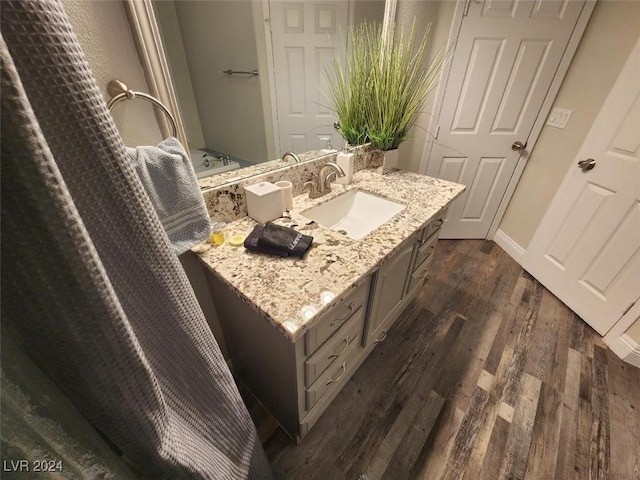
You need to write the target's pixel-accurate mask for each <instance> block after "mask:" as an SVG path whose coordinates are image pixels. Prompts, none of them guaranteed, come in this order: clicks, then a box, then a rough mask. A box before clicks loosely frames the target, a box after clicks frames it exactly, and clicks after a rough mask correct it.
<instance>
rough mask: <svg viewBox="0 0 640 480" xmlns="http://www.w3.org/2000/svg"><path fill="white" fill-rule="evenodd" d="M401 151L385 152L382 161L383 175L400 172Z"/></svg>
mask: <svg viewBox="0 0 640 480" xmlns="http://www.w3.org/2000/svg"><path fill="white" fill-rule="evenodd" d="M399 152H400V150H399V149H397V148H396V149H394V150H387V151H385V152H384V159H383V160H382V173H389V172H392V171H394V170H398V168H399V167H398V153H399Z"/></svg>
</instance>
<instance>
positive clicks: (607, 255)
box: [522, 41, 640, 335]
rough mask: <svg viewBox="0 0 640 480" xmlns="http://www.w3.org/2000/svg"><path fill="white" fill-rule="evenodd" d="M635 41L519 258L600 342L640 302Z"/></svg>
mask: <svg viewBox="0 0 640 480" xmlns="http://www.w3.org/2000/svg"><path fill="white" fill-rule="evenodd" d="M639 74H640V41H639V42H638V43H637V44H636V46H635V48H634V50H633V52H632V54H631V56H630V57H629V60H628V61H627V63H626V64H625V67H624V69H623V70H622V72H621V74H620V76H619V78H618V80H617V81H616V84H615V85H614V87H613V89H612V90H611V93H610V94H609V97H608V98H607V100H606V101H605V103H604V105H603V107H602V110H601V111H600V113H599V114H598V116H597V118H596V120H595V122H594V124H593V126H592V128H591V131H590V132H589V134H588V135H587V137H586V140H585V142H584V144H583V145H582V147H581V149H580V152H579V153H578V157H577V159H576V162H578V161H582V160H585V161H587V160H589V159H592V160H593V161H594V162H595V164H594V165H595V166H594V167H593V169H591V170H585V171H583V170H582V169H581V168H580V167H579V166H578V165H576V164H574V165H573V166H572V167H571V169H570V170H569V172H568V174H567V176H566V177H565V179H564V181H563V183H562V184H561V186H560V189H559V190H558V193H557V194H556V196H555V197H554V199H553V202H552V203H551V205H550V206H549V209H548V210H547V213H546V215H545V217H544V218H543V220H542V222H541V223H540V226H539V227H538V229H537V230H536V233H535V235H534V237H533V239H532V241H531V245H529V248H528V249H527V251H526V252H525V254H524V256H523V258H522V266H523V267H524V268H526V269H527V270H528V271H529V272H530V273H531V274H532V275H533V276H534V277H535V278H537V279H538V280H539V281H540V282H541V283H542V284H543V285H544V286H545V287H547V288H548V289H549V290H551V292H553V294H554V295H556V296H557V297H558V298H560V300H562V301H563V302H564V303H566V304H567V305H568V306H569V308H571V309H572V310H573V311H574V312H576V313H577V314H578V315H580V317H582V318H583V319H584V320H585V321H586V322H587V323H589V325H591V326H592V327H593V328H594V329H595V330H597V331H598V333H600V334H601V335H604V334H606V332H607V331H608V330H609V329H610V328H611V327H612V326H613V324H614V323H615V322H616V321H617V320H618V319H619V318H620V317H622V315H623V314H624V312H625V310H627V309H628V308H629V307H630V306H631V305H632V304H633V303H634V302H635V301H636V300H637V299H638V296H640V81H638V79H639V78H640V77H639Z"/></svg>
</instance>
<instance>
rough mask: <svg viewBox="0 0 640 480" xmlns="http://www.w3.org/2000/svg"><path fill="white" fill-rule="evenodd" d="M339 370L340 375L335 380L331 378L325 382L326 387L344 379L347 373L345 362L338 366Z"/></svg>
mask: <svg viewBox="0 0 640 480" xmlns="http://www.w3.org/2000/svg"><path fill="white" fill-rule="evenodd" d="M340 370H342V371H341V372H340V375H338V377H337V378H332V379H331V380H329V381H328V382H327V385H331V384H332V383H337V382H339V381H340V380H342V377H344V374H345V373H347V362H342V365H341V366H340Z"/></svg>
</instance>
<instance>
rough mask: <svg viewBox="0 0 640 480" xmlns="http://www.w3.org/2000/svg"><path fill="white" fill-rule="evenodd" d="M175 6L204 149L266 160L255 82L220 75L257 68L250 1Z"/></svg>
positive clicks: (264, 137) (181, 3) (182, 3)
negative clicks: (225, 72) (200, 125)
mask: <svg viewBox="0 0 640 480" xmlns="http://www.w3.org/2000/svg"><path fill="white" fill-rule="evenodd" d="M175 6H176V12H177V14H178V22H179V24H180V30H181V32H182V42H183V44H184V49H185V52H186V58H187V63H188V65H189V71H190V74H191V79H192V81H193V91H194V93H195V98H196V102H197V107H198V114H199V117H200V120H201V124H202V132H203V134H204V140H205V143H206V146H207V147H209V148H213V149H216V150H219V151H222V152H225V153H231V154H233V155H235V156H237V157H239V158H242V159H245V160H249V161H252V162H261V161H264V160H267V159H268V152H267V145H266V136H265V129H264V121H263V113H262V97H261V92H260V81H259V78H257V77H249V76H247V75H233V76H228V75H225V74H223V73H222V71H223V70H227V69H233V70H243V71H251V70H253V69H255V68H257V66H258V56H257V52H256V38H255V32H254V29H253V16H252V5H251V2H246V1H243V2H238V1H223V0H220V1H215V2H175ZM262 74H263V75H265V74H266V72H262Z"/></svg>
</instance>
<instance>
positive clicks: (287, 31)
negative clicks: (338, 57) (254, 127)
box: [269, 0, 349, 154]
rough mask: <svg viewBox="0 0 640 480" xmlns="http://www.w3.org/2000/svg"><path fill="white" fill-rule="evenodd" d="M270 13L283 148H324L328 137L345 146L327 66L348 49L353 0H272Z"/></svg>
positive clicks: (335, 143)
mask: <svg viewBox="0 0 640 480" xmlns="http://www.w3.org/2000/svg"><path fill="white" fill-rule="evenodd" d="M269 14H270V25H271V37H272V44H273V62H274V76H275V92H276V109H277V117H278V124H279V128H280V139H279V140H280V145H279V149H280V153H281V154H282V153H284V152H285V151H288V150H291V151H294V152H306V151H308V150H317V149H320V148H325V146H326V145H327V139H329V141H330V142H331V144H332V145H333V146H340V145H341V144H342V141H341V139H340V136H339V135H338V133H337V132H336V130H335V129H334V128H333V123H334V122H335V120H336V117H335V115H334V113H333V111H331V109H330V108H329V106H330V103H329V101H328V100H327V98H326V97H325V96H324V95H323V94H322V92H321V88H323V69H324V68H325V67H326V66H328V67H331V66H332V65H333V59H334V57H335V54H336V52H341V51H344V45H342V46H341V45H340V44H341V43H342V44H343V43H344V42H343V39H344V38H346V35H347V32H348V30H347V25H348V20H349V18H348V17H349V4H348V2H347V1H345V0H334V1H312V0H302V1H297V2H296V1H288V2H281V1H275V0H272V1H270V2H269ZM277 148H278V147H277V146H276V149H277Z"/></svg>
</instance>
